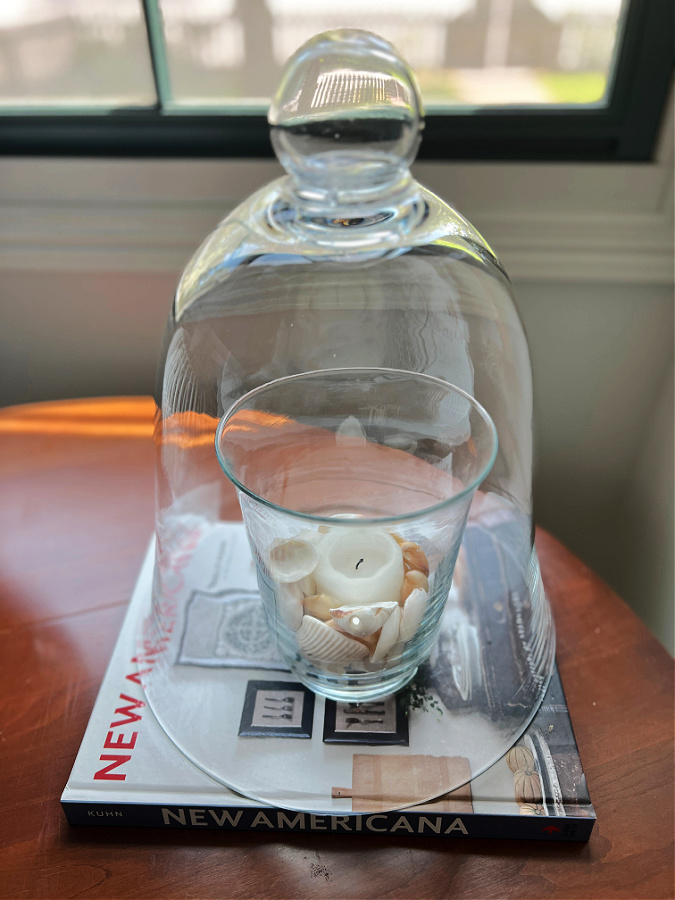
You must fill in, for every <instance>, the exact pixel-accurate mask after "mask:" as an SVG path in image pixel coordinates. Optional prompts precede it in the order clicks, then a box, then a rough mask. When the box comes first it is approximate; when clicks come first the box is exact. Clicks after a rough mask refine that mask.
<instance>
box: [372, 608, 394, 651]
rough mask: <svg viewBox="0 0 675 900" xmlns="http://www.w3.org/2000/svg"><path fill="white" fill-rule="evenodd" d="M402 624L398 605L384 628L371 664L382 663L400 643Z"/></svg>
mask: <svg viewBox="0 0 675 900" xmlns="http://www.w3.org/2000/svg"><path fill="white" fill-rule="evenodd" d="M400 623H401V607H400V606H399V605H398V604H397V605H396V609H395V610H393V611H392V613H391V615H390V616H389V618H388V619H387V621H386V622H385V623H384V625H383V626H382V631H381V632H380V638H379V640H378V642H377V647H375V650H374V651H373V655H372V656H371V657H370V661H371V662H381V661H382V660H383V659H384V658H385V656H386V655H387V653H389V651H390V650H391V648H392V647H393V646H394V644H396V643H397V641H398V632H399V626H400Z"/></svg>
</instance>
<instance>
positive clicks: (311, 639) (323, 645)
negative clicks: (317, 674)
mask: <svg viewBox="0 0 675 900" xmlns="http://www.w3.org/2000/svg"><path fill="white" fill-rule="evenodd" d="M295 637H296V640H297V642H298V646H299V647H300V649H301V650H302V652H303V653H305V654H307V656H309V657H311V658H312V659H316V660H318V661H319V662H349V661H351V660H355V659H363V658H364V657H365V656H367V655H368V648H367V647H366V646H365V644H362V643H361V642H360V641H356V640H354V638H351V637H348V636H347V635H346V634H342V633H341V632H339V631H336V630H335V629H334V628H331V627H330V626H328V625H326V623H325V622H320V621H319V620H318V619H315V618H313V617H312V616H303V617H302V623H301V625H300V628H299V629H298V631H296V633H295Z"/></svg>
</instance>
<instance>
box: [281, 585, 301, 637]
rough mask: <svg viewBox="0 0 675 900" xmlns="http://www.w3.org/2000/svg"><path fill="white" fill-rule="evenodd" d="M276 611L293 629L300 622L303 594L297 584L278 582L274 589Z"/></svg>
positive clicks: (295, 629) (297, 626) (296, 628)
mask: <svg viewBox="0 0 675 900" xmlns="http://www.w3.org/2000/svg"><path fill="white" fill-rule="evenodd" d="M275 596H276V601H277V612H278V614H279V616H280V617H281V618H282V619H283V621H284V622H285V623H286V624H287V625H288V627H289V628H290V629H292V630H293V631H297V630H298V628H299V627H300V625H301V624H302V616H303V610H302V601H303V594H302V591H301V590H300V587H299V586H298V585H297V584H278V585H277V587H276V590H275Z"/></svg>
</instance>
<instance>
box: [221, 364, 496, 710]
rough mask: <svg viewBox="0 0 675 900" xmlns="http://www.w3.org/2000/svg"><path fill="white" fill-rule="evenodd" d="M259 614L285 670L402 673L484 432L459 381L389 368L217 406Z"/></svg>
mask: <svg viewBox="0 0 675 900" xmlns="http://www.w3.org/2000/svg"><path fill="white" fill-rule="evenodd" d="M216 452H217V455H218V459H219V461H220V464H221V466H222V468H223V471H224V472H225V474H226V475H227V477H228V478H229V479H230V480H231V481H232V482H233V483H234V485H235V486H236V488H237V491H238V496H239V501H240V504H241V509H242V514H243V519H244V524H245V527H246V531H247V534H248V539H249V543H250V545H251V549H252V552H253V557H254V560H255V564H256V569H257V577H258V584H259V586H260V592H261V595H262V599H263V605H264V609H265V615H266V618H267V622H268V625H269V627H270V629H271V630H272V632H273V634H274V636H275V639H276V641H277V644H278V647H279V650H280V652H281V654H282V656H283V658H284V660H285V661H286V662H287V664H288V665H289V667H290V668H291V670H292V671H293V672H294V673H295V674H296V675H297V677H298V678H299V679H300V681H302V683H303V684H305V685H306V686H307V687H309V688H310V689H311V690H313V691H315V692H316V693H318V694H321V695H323V696H325V697H330V698H332V699H335V700H342V701H348V702H360V701H366V700H372V699H375V698H377V697H382V696H385V695H387V694H390V693H393V692H394V691H396V690H398V689H399V688H401V687H402V686H403V685H405V684H406V683H407V682H408V681H410V680H411V679H412V678H413V676H414V674H415V672H416V671H417V668H418V666H419V665H420V663H422V662H423V661H424V659H425V658H426V657H427V656H428V654H429V653H430V651H431V649H432V647H433V644H434V642H435V639H436V636H437V633H438V627H439V624H440V619H441V615H442V613H443V609H444V606H445V601H446V599H447V596H448V593H449V591H450V588H451V585H452V576H453V571H454V567H455V562H456V559H457V554H458V552H459V547H460V543H461V540H462V535H463V533H464V528H465V525H466V520H467V515H468V512H469V507H470V505H471V500H472V498H473V495H474V493H475V490H476V488H477V487H478V486H479V485H480V483H481V482H482V481H483V479H484V478H485V477H486V475H487V474H488V472H489V471H490V469H491V467H492V464H493V462H494V460H495V456H496V452H497V434H496V430H495V427H494V424H493V422H492V420H491V419H490V417H489V415H488V414H487V413H486V411H485V410H484V409H483V408H482V407H481V406H480V404H478V403H477V402H476V401H475V400H474V399H473V398H472V397H471V396H469V394H467V393H466V392H464V391H462V390H460V389H459V388H457V387H454V386H453V385H451V384H449V383H447V382H445V381H443V380H441V379H438V378H434V377H432V376H428V375H420V374H416V373H413V372H407V371H402V370H397V369H383V368H348V369H326V370H321V371H316V372H308V373H304V374H301V375H293V376H289V377H286V378H280V379H278V380H276V381H272V382H270V383H268V384H266V385H264V386H262V387H259V388H256V389H255V390H253V391H250V392H249V393H248V394H246V395H245V396H243V397H242V398H241V399H240V400H238V401H237V402H236V403H235V404H234V405H233V406H232V407H231V408H230V409H229V411H228V412H227V413H226V415H224V416H223V418H222V419H221V420H220V423H219V426H218V429H217V432H216Z"/></svg>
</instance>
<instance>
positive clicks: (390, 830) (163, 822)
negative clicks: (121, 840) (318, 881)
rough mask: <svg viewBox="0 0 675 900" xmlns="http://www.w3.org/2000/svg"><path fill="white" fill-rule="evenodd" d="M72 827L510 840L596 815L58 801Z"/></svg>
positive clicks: (588, 825)
mask: <svg viewBox="0 0 675 900" xmlns="http://www.w3.org/2000/svg"><path fill="white" fill-rule="evenodd" d="M61 805H62V807H63V811H64V813H65V815H66V818H67V820H68V822H69V823H70V824H71V825H117V826H132V827H149V828H208V829H221V830H225V831H257V832H262V833H264V832H280V831H281V832H292V831H297V832H332V833H333V834H340V833H342V834H349V833H358V832H360V833H362V834H400V835H419V836H424V837H433V836H438V837H468V838H489V839H495V838H496V839H499V838H511V839H516V840H543V841H587V840H588V839H589V838H590V836H591V831H592V830H593V825H594V823H595V817H594V816H588V817H585V816H583V817H570V816H556V817H555V818H552V817H542V816H520V817H517V816H498V815H482V814H480V813H464V814H462V815H455V814H453V813H444V814H442V815H437V814H433V813H431V814H430V815H428V816H425V815H423V814H422V813H418V812H407V813H406V812H405V810H399V811H396V812H387V813H374V814H371V815H366V814H364V815H358V816H355V815H331V814H327V815H317V814H313V813H304V812H291V811H289V810H279V809H272V808H270V807H257V808H254V809H253V808H251V807H245V808H237V807H195V806H162V805H161V804H154V803H153V804H151V803H139V804H136V803H119V804H113V803H83V802H73V801H62V804H61Z"/></svg>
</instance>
